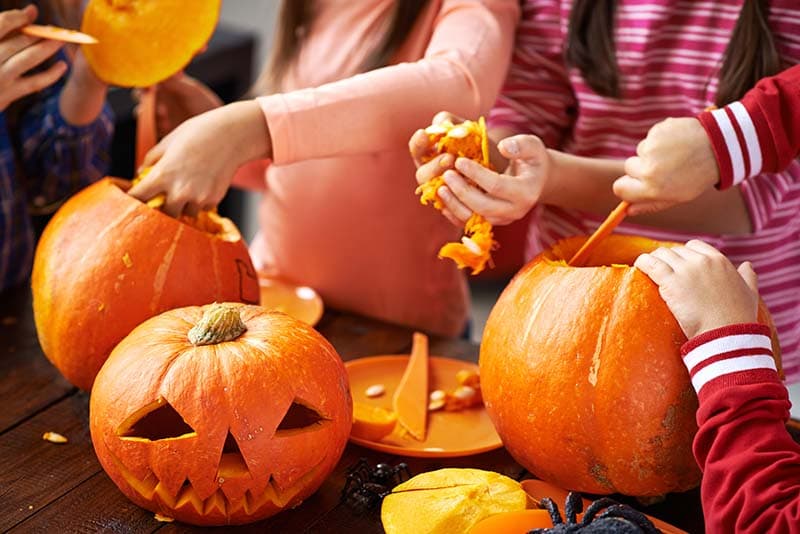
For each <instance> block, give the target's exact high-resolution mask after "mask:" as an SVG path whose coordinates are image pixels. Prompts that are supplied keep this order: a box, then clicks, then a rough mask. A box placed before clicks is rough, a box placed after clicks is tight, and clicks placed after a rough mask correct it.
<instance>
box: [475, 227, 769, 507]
mask: <svg viewBox="0 0 800 534" xmlns="http://www.w3.org/2000/svg"><path fill="white" fill-rule="evenodd" d="M585 240H586V237H576V238H569V239H566V240H564V241H561V242H559V243H558V244H556V245H555V246H554V247H553V248H552V249H550V250H548V251H546V252H544V253H543V254H541V255H540V256H539V257H537V258H536V259H534V260H533V261H531V262H530V263H528V264H527V265H526V266H525V267H523V268H522V270H520V272H519V273H517V275H516V276H515V277H514V279H513V280H512V281H511V283H510V284H509V285H508V287H507V288H506V289H505V290H504V291H503V293H502V295H501V296H500V298H499V299H498V301H497V303H496V304H495V306H494V308H493V310H492V312H491V314H490V316H489V319H488V321H487V324H486V328H485V330H484V335H483V341H482V344H481V351H480V373H481V387H482V390H483V396H484V402H485V404H486V409H487V411H488V413H489V415H490V417H491V419H492V421H493V422H494V424H495V427H496V429H497V432H498V434H499V435H500V437H501V438H502V440H503V444H504V445H505V446H506V448H507V449H508V450H509V452H510V453H511V454H512V456H514V458H515V459H516V460H517V461H518V462H519V463H520V464H522V465H523V466H525V467H526V468H527V469H528V470H530V471H531V472H533V473H535V474H536V476H537V477H539V478H541V479H543V480H546V481H548V482H552V483H554V484H556V485H558V486H560V487H563V488H566V489H570V490H577V491H583V492H588V493H594V494H609V493H622V494H626V495H633V496H656V495H662V494H664V493H667V492H674V491H684V490H688V489H690V488H693V487H694V486H696V485H697V484H698V483H699V481H700V471H699V469H698V468H697V465H696V463H695V460H694V458H693V456H692V449H691V446H692V439H693V437H694V435H695V433H696V431H697V426H696V423H695V412H696V410H697V397H696V395H695V393H694V390H693V389H692V386H691V383H690V381H689V374H688V373H687V371H686V368H685V366H684V364H683V362H682V361H681V357H680V348H681V345H682V344H683V343H684V342H685V341H686V337H685V336H684V334H683V332H682V331H681V329H680V327H679V326H678V323H677V322H676V321H675V318H674V317H673V316H672V314H671V313H670V311H669V309H668V308H667V306H666V304H665V303H664V301H663V300H662V299H661V297H660V296H659V294H658V288H657V287H656V285H655V284H654V283H653V282H652V281H651V280H650V279H649V278H648V277H647V276H646V275H645V274H644V273H642V272H640V271H639V270H638V269H635V268H633V267H631V265H632V264H633V262H634V261H635V259H636V258H637V257H638V256H639V255H640V254H642V253H644V252H649V251H652V250H654V249H656V248H657V247H659V246H661V245H667V244H666V243H659V242H657V241H652V240H649V239H645V238H639V237H630V236H622V235H612V236H609V237H608V238H606V239H605V240H603V241H602V242H601V243H600V244H599V245H598V247H597V248H596V249H595V250H594V252H592V254H591V257H590V258H589V260H588V262H587V264H586V265H587V267H582V268H576V267H569V266H567V265H566V261H565V260H568V259H569V258H570V257H572V255H573V254H574V253H575V252H576V251H577V250H578V248H579V247H580V245H581V244H582V243H583V242H584V241H585ZM759 319H760V320H761V321H762V322H765V323H767V324H770V326H772V323H771V319H770V317H769V314H768V313H767V311H766V308H765V307H764V306H763V304H762V307H761V310H760V315H759ZM773 333H774V328H773ZM776 339H777V338H775V337H774V334H773V340H774V341H773V344H774V345H775V350H776V352H775V353H776V355H777V354H778V347H777V341H776ZM776 360H777V361H778V365H780V358H779V356H777V357H776Z"/></svg>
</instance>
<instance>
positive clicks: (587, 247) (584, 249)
mask: <svg viewBox="0 0 800 534" xmlns="http://www.w3.org/2000/svg"><path fill="white" fill-rule="evenodd" d="M629 206H630V203H629V202H627V201H625V200H623V201H622V202H620V203H619V204H617V207H616V208H614V210H613V211H612V212H611V213H609V214H608V217H606V220H605V221H603V223H602V224H601V225H600V226H599V227H598V228H597V230H595V231H594V233H593V234H592V235H590V236H589V239H587V240H586V242H585V243H584V244H583V246H581V248H580V249H578V252H576V253H575V255H574V256H572V258H571V259H570V260H569V265H571V266H572V267H582V266H583V264H584V263H585V262H586V260H587V259H588V258H589V254H591V253H592V250H594V248H595V246H597V243H599V242H600V241H602V240H603V239H605V238H606V237H608V235H609V234H610V233H611V232H613V231H614V228H616V227H617V226H619V223H621V222H622V220H623V219H624V218H625V216H626V215H627V214H628V207H629Z"/></svg>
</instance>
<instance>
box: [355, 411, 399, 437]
mask: <svg viewBox="0 0 800 534" xmlns="http://www.w3.org/2000/svg"><path fill="white" fill-rule="evenodd" d="M395 426H397V415H396V414H395V413H394V412H390V411H389V410H384V409H383V408H381V407H380V406H372V405H370V404H365V403H363V402H354V403H353V427H352V429H351V430H350V435H351V436H353V437H356V438H361V439H365V440H368V441H380V440H381V439H383V438H385V437H386V436H388V435H389V434H391V433H392V431H393V430H394V427H395Z"/></svg>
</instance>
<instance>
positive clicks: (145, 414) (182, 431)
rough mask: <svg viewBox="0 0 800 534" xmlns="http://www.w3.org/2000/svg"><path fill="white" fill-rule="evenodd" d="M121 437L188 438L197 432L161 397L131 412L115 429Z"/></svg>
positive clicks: (141, 438) (153, 439)
mask: <svg viewBox="0 0 800 534" xmlns="http://www.w3.org/2000/svg"><path fill="white" fill-rule="evenodd" d="M117 433H118V434H119V435H120V436H121V437H122V438H123V439H136V440H145V441H158V440H161V439H176V438H188V437H194V436H196V435H197V432H195V430H194V429H193V428H192V427H191V426H189V424H188V423H187V422H186V421H184V420H183V417H181V414H179V413H178V411H177V410H176V409H175V408H173V407H172V405H171V404H170V403H169V402H167V400H166V399H164V398H163V397H159V399H158V400H157V401H155V402H153V403H150V404H148V405H146V406H144V407H142V408H141V409H139V410H137V411H135V412H134V413H133V414H131V415H130V416H129V417H128V418H127V419H126V420H125V421H124V422H123V423H122V424H121V425H120V426H119V429H118V430H117Z"/></svg>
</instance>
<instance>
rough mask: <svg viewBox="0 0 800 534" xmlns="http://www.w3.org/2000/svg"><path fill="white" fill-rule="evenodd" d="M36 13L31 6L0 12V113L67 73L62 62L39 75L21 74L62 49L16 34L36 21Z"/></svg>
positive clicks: (48, 41) (56, 63) (53, 44)
mask: <svg viewBox="0 0 800 534" xmlns="http://www.w3.org/2000/svg"><path fill="white" fill-rule="evenodd" d="M36 14H37V10H36V7H35V6H32V5H29V6H27V7H25V9H10V10H8V11H3V12H0V112H3V111H5V109H6V108H7V107H8V106H9V105H10V104H11V103H12V102H14V101H16V100H19V99H20V98H22V97H24V96H26V95H29V94H33V93H36V92H38V91H41V90H42V89H44V88H45V87H48V86H50V85H53V84H54V83H55V82H56V80H58V79H59V78H60V77H61V76H63V75H64V73H65V72H66V71H67V64H66V63H65V62H63V61H56V62H55V63H54V64H53V65H51V66H50V67H48V68H47V69H46V70H44V71H42V72H37V73H35V74H30V75H27V76H26V75H25V74H26V73H27V72H28V71H30V70H31V69H33V68H34V67H37V66H39V65H41V64H42V63H43V62H45V61H46V60H47V59H48V58H50V57H51V56H53V55H54V54H55V53H56V52H58V50H59V49H60V48H61V47H62V46H63V43H59V42H57V41H50V40H47V39H38V38H36V37H29V36H27V35H23V34H21V33H18V32H17V30H19V29H20V28H22V27H23V26H26V25H28V24H31V23H32V22H33V21H34V20H36Z"/></svg>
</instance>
